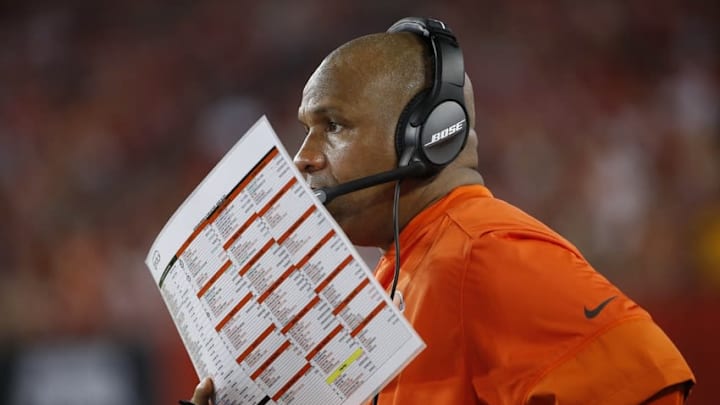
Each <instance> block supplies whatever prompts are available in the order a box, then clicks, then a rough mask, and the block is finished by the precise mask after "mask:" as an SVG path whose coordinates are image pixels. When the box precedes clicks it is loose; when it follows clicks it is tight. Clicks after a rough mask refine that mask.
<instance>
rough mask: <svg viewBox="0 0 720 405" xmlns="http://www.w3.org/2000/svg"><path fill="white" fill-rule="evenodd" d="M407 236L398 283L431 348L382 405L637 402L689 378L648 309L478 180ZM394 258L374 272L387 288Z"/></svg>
mask: <svg viewBox="0 0 720 405" xmlns="http://www.w3.org/2000/svg"><path fill="white" fill-rule="evenodd" d="M400 242H401V255H400V257H401V266H400V267H401V273H400V279H399V283H398V291H399V292H400V293H401V295H402V297H403V301H404V314H405V316H406V317H407V318H408V320H409V321H410V322H411V323H412V325H413V326H414V327H415V329H416V330H417V332H418V333H419V334H420V336H421V337H422V338H423V340H424V341H425V343H426V344H427V348H426V349H425V350H424V351H423V352H421V353H420V355H419V356H418V357H417V358H416V359H415V360H414V361H413V362H412V363H410V364H409V365H408V366H407V367H406V368H405V369H404V370H403V371H402V372H401V373H400V374H399V375H398V377H397V378H395V379H394V380H393V381H391V382H390V383H389V384H388V386H387V387H385V388H384V389H383V391H382V393H381V395H380V402H379V403H380V404H381V405H391V404H394V405H400V404H403V405H404V404H557V403H559V404H613V405H616V404H637V403H640V402H642V401H643V400H646V399H648V398H650V397H651V396H653V394H655V393H657V392H658V391H660V390H661V389H663V388H664V387H667V386H670V385H673V384H678V383H683V382H688V387H689V385H690V384H692V383H691V382H690V381H692V380H693V379H694V377H693V375H692V372H691V371H690V369H689V367H688V365H687V364H686V363H685V361H684V359H683V358H682V356H681V354H680V353H679V352H678V350H677V349H676V348H675V346H674V345H673V344H672V342H671V341H670V340H669V339H668V338H667V336H666V335H665V334H664V333H663V332H662V330H660V328H659V327H658V326H657V325H656V324H655V323H654V322H653V321H652V319H651V318H650V316H649V315H648V313H647V312H646V311H645V310H643V309H642V308H640V307H639V306H638V305H637V304H636V303H635V302H633V301H632V300H630V299H629V298H628V297H626V296H625V295H624V294H623V293H622V292H621V291H619V290H618V289H617V288H616V287H615V286H613V285H612V284H610V282H608V280H607V279H605V278H604V277H603V276H602V275H600V274H599V273H597V272H596V271H595V270H594V269H593V268H592V267H591V266H590V265H589V264H588V263H587V261H585V259H584V258H583V257H582V255H581V254H580V252H579V251H578V250H577V249H576V248H575V247H574V246H573V245H572V244H570V243H569V242H568V241H567V240H565V239H564V238H562V237H561V236H559V235H558V234H557V233H555V232H553V231H552V230H551V229H549V228H548V227H547V226H545V225H543V224H542V223H540V222H539V221H537V220H536V219H534V218H532V217H530V216H529V215H527V214H525V213H524V212H522V211H520V210H519V209H517V208H515V207H513V206H511V205H509V204H507V203H505V202H503V201H501V200H498V199H496V198H494V197H493V196H492V194H491V193H490V192H489V191H488V190H487V189H486V188H485V187H483V186H465V187H461V188H458V189H456V190H454V191H453V192H452V193H451V194H449V195H448V196H446V197H445V198H443V199H442V200H440V201H438V202H436V203H435V204H434V205H432V206H431V207H429V208H427V209H426V210H424V211H423V212H421V213H420V214H418V215H417V216H416V217H415V218H413V219H412V221H410V223H409V224H408V225H407V226H406V227H405V228H404V229H403V231H402V233H401V235H400ZM394 255H395V252H394V250H393V249H390V250H389V251H388V252H387V253H386V254H385V256H384V257H383V258H382V259H381V261H380V263H378V266H377V269H376V276H377V278H378V280H379V281H380V282H381V283H382V284H383V285H384V286H386V287H388V286H389V285H390V282H391V280H392V273H393V268H394ZM396 300H397V299H396Z"/></svg>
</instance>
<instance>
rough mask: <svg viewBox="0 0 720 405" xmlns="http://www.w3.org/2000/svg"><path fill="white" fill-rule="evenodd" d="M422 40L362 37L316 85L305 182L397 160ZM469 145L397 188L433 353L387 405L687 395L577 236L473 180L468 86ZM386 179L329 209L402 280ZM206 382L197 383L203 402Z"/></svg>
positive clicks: (419, 361) (678, 366)
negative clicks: (574, 241) (566, 235)
mask: <svg viewBox="0 0 720 405" xmlns="http://www.w3.org/2000/svg"><path fill="white" fill-rule="evenodd" d="M429 55H430V51H429V49H428V42H427V40H426V39H424V38H422V37H421V36H419V35H416V34H414V33H409V32H399V33H383V34H375V35H369V36H365V37H361V38H358V39H355V40H353V41H351V42H349V43H347V44H345V45H343V46H341V47H340V48H338V49H337V50H335V51H333V52H332V53H331V54H330V55H329V56H328V57H327V58H326V59H325V60H324V61H323V62H322V63H321V64H320V66H319V67H318V68H317V70H316V71H315V72H314V73H313V75H312V76H311V77H310V79H309V80H308V82H307V84H306V86H305V89H304V91H303V96H302V101H301V104H300V108H299V110H298V117H299V120H300V122H301V123H302V124H303V126H304V127H305V130H306V137H305V141H304V143H303V145H302V147H301V148H300V150H299V151H298V152H297V155H296V156H295V164H296V165H297V167H298V168H299V169H300V171H301V172H303V173H304V174H306V176H307V181H308V182H309V184H310V186H311V187H312V188H316V189H318V188H325V187H332V186H335V185H338V184H341V183H345V182H348V181H350V180H353V179H356V178H360V177H364V176H369V175H372V174H375V173H378V172H382V171H387V170H392V169H393V168H395V167H397V165H398V159H399V156H398V153H400V151H397V150H396V140H395V137H396V135H395V134H396V127H397V123H398V119H399V117H401V114H402V113H403V110H404V109H405V106H406V105H408V103H410V102H411V100H412V99H413V98H415V96H416V95H417V94H419V93H420V92H421V91H423V90H424V89H427V88H429V87H431V85H432V83H433V80H434V78H433V77H432V76H433V74H432V66H434V65H433V63H435V62H434V61H432V58H431V57H429ZM463 95H464V99H465V100H464V102H465V108H466V110H467V113H468V117H467V121H468V124H469V128H470V130H469V133H468V134H467V137H468V139H467V143H466V144H465V146H464V148H463V149H462V151H461V152H460V153H459V155H458V156H457V157H456V158H455V159H453V160H452V161H451V162H450V163H449V164H448V165H447V166H446V167H444V168H442V170H440V171H439V172H437V173H433V174H431V175H429V176H425V177H420V178H407V179H404V180H403V181H402V194H401V197H400V210H399V217H398V221H399V225H400V228H401V229H402V232H401V234H400V241H399V242H400V246H401V249H400V260H401V272H400V278H399V282H398V291H402V295H403V298H404V307H405V308H404V314H405V316H406V317H407V318H408V320H409V321H410V322H411V323H412V324H413V326H414V327H415V329H416V330H417V331H418V333H419V334H420V336H421V337H422V338H423V339H424V340H425V342H426V344H427V348H426V349H425V350H424V351H423V352H422V353H421V354H420V355H419V356H418V357H417V358H416V359H415V360H414V361H413V362H411V363H410V364H409V365H408V366H407V367H406V368H405V369H404V370H403V371H402V372H401V373H400V374H399V376H398V377H397V378H395V379H394V380H393V381H392V382H390V383H389V385H388V386H387V387H385V388H384V389H383V391H382V392H381V394H380V397H379V403H380V404H383V405H385V404H396V405H399V404H416V403H433V404H588V403H593V404H639V403H651V404H682V403H683V402H684V400H685V397H686V395H687V394H688V391H689V389H690V387H691V385H692V384H693V381H694V377H693V375H692V372H691V371H690V369H689V368H688V366H687V364H686V363H685V361H684V360H683V358H682V356H681V355H680V353H679V352H678V351H677V349H676V348H675V347H674V345H673V344H672V343H671V342H670V340H669V339H668V338H667V337H666V336H665V334H664V333H663V332H662V331H661V330H660V329H659V328H658V327H657V325H655V324H654V323H653V321H652V320H651V318H650V316H649V315H648V314H647V313H646V312H645V311H644V310H643V309H641V308H640V307H639V306H638V305H637V304H635V303H634V302H633V301H631V300H630V299H629V298H627V297H626V296H625V295H624V294H623V293H622V292H620V291H619V290H618V289H617V288H616V287H614V286H613V285H611V284H610V283H609V282H608V281H607V280H606V279H605V278H604V277H602V276H601V275H600V274H599V273H597V272H596V271H595V270H593V269H592V267H590V265H589V264H588V263H587V262H586V261H585V259H584V258H583V257H582V255H581V254H580V252H578V250H577V249H576V248H575V247H574V246H572V245H571V244H570V243H569V242H568V241H566V240H565V239H563V238H562V237H561V236H559V235H558V234H556V233H555V232H553V231H552V230H550V229H549V228H548V227H546V226H545V225H543V224H541V223H540V222H538V221H537V220H535V219H534V218H532V217H530V216H528V215H527V214H525V213H523V212H522V211H520V210H519V209H517V208H515V207H513V206H511V205H509V204H507V203H505V202H503V201H501V200H498V199H496V198H494V197H493V196H492V194H491V193H490V191H489V190H488V189H487V188H485V187H484V186H483V180H482V177H481V175H480V174H479V173H478V170H477V167H478V161H477V160H478V158H477V151H476V148H477V134H476V133H475V130H474V129H472V128H473V125H474V122H475V113H474V104H473V90H472V85H471V83H470V80H469V78H468V77H465V85H464V87H463ZM393 188H394V185H393V184H392V183H387V184H382V185H378V186H375V187H370V188H366V189H363V190H359V191H357V192H354V193H350V194H346V195H342V196H339V197H337V198H336V199H335V200H333V201H332V202H330V203H329V204H328V205H327V208H328V210H329V211H330V213H331V214H332V215H333V217H334V218H335V219H336V220H337V222H338V223H339V224H340V225H341V226H342V228H343V230H344V231H345V232H346V233H347V234H348V236H349V237H350V239H351V240H352V241H353V242H354V243H355V244H358V245H364V246H377V247H380V248H382V249H386V252H385V255H384V257H383V258H382V259H381V261H380V263H379V264H378V267H377V269H376V277H377V278H378V280H379V281H380V282H381V283H382V284H383V285H384V286H386V287H389V286H390V284H391V282H392V279H393V270H394V257H395V250H394V247H392V246H391V245H392V242H393V240H394V233H393V227H392V223H393ZM211 392H212V385H211V382H210V381H209V380H205V381H204V382H203V383H201V385H200V386H198V388H197V389H196V392H195V396H194V397H193V399H194V403H195V404H198V405H200V404H206V403H207V398H208V396H209V394H210V393H211Z"/></svg>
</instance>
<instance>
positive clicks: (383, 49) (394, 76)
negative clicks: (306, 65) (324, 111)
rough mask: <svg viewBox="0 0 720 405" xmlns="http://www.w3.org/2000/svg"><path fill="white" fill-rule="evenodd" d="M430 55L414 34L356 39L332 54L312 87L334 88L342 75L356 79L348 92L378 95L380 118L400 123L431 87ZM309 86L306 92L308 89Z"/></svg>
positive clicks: (377, 102) (311, 79)
mask: <svg viewBox="0 0 720 405" xmlns="http://www.w3.org/2000/svg"><path fill="white" fill-rule="evenodd" d="M430 63H431V61H430V55H429V52H428V49H427V46H426V45H425V44H424V43H423V41H422V39H421V38H419V37H418V36H417V35H414V34H411V33H398V34H388V33H380V34H371V35H367V36H363V37H360V38H357V39H354V40H352V41H350V42H348V43H346V44H344V45H342V46H340V47H339V48H337V49H336V50H334V51H333V52H332V53H330V54H329V55H328V56H327V57H326V58H325V59H324V60H323V62H322V63H321V64H320V66H319V67H318V68H317V70H316V71H315V73H314V74H313V75H312V76H311V78H310V80H309V81H308V86H310V85H313V86H318V85H320V86H323V87H326V86H333V83H332V79H333V78H335V77H336V75H337V74H338V73H340V72H342V73H343V74H345V75H347V74H349V75H351V76H353V83H352V84H353V88H352V89H348V88H345V89H344V90H345V91H357V92H360V93H368V94H374V95H377V96H379V97H374V98H376V107H377V110H378V112H379V113H380V116H381V117H382V118H383V119H387V120H397V115H399V112H400V111H401V110H402V108H398V107H404V106H405V105H406V104H407V103H408V102H409V101H410V99H412V98H413V97H414V96H415V95H416V94H417V93H419V92H420V91H421V90H423V89H425V88H428V87H430V85H431V80H432V73H431V71H430V66H431V65H430ZM308 86H306V88H305V91H307V90H308Z"/></svg>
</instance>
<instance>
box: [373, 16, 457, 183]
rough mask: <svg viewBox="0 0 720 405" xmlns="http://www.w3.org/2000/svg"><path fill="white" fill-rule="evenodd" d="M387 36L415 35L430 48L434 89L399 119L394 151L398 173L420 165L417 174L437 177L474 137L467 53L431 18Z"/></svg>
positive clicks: (405, 22)
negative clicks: (467, 99)
mask: <svg viewBox="0 0 720 405" xmlns="http://www.w3.org/2000/svg"><path fill="white" fill-rule="evenodd" d="M387 32H388V33H395V32H411V33H414V34H416V35H418V36H420V37H421V38H424V39H425V40H426V41H427V42H428V45H429V48H430V53H431V56H432V75H433V76H432V87H430V88H429V89H425V90H423V91H421V92H419V93H418V94H417V95H415V97H413V98H412V99H411V100H410V102H408V104H407V105H406V106H405V108H404V109H403V111H402V113H401V114H400V118H399V120H398V123H397V129H396V133H395V150H396V153H397V155H398V167H399V168H400V167H405V166H409V165H421V166H422V168H421V170H419V171H418V173H417V175H418V176H432V175H434V174H437V173H438V172H439V171H440V170H442V169H443V168H444V167H445V166H447V165H448V164H450V162H452V161H453V160H454V159H455V158H456V157H457V156H458V155H459V154H460V151H462V149H463V147H464V146H465V143H466V142H467V138H468V133H469V132H470V131H469V130H470V129H469V124H470V123H469V122H468V121H469V119H468V113H467V109H466V107H465V98H464V95H463V86H464V85H465V67H464V63H463V54H462V50H461V49H460V46H459V44H458V41H457V39H456V38H455V35H454V34H453V33H452V31H451V30H450V28H448V26H447V25H445V23H443V22H442V21H439V20H435V19H432V18H419V17H408V18H403V19H401V20H399V21H397V22H396V23H395V24H393V25H392V26H391V27H390V28H389V29H388V30H387Z"/></svg>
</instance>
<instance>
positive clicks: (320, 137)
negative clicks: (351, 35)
mask: <svg viewBox="0 0 720 405" xmlns="http://www.w3.org/2000/svg"><path fill="white" fill-rule="evenodd" d="M328 65H329V64H328V63H324V64H323V65H321V67H320V68H319V69H318V70H317V71H316V72H315V73H314V74H313V75H312V77H310V79H309V80H308V82H307V84H306V86H305V89H304V91H303V97H302V101H301V104H300V108H299V109H298V119H299V120H300V122H301V123H302V124H303V126H304V127H305V130H306V137H305V140H304V142H303V144H302V146H301V148H300V150H299V151H298V152H297V154H296V155H295V164H296V165H297V167H298V168H299V169H300V171H301V172H302V173H303V174H305V175H306V179H307V181H308V183H309V184H310V187H312V188H313V189H317V188H322V187H329V186H335V185H338V184H341V183H345V182H348V181H350V180H354V179H357V178H360V177H364V176H369V175H372V174H375V173H379V172H382V171H385V170H390V169H392V168H394V167H395V165H396V156H395V146H394V135H395V134H394V131H395V126H396V121H397V116H398V115H399V112H400V107H399V106H397V105H395V104H397V103H396V102H394V101H393V100H389V98H391V97H390V96H389V95H388V94H383V91H382V88H381V87H382V86H381V85H379V83H382V80H376V79H378V78H376V77H371V76H372V74H371V73H368V72H363V71H359V70H358V69H354V68H352V67H349V66H347V65H341V66H337V65H332V66H328ZM385 93H387V92H385ZM391 204H392V184H391V183H390V184H384V185H380V186H375V187H372V188H368V189H364V190H360V191H357V192H354V193H350V194H346V195H344V196H340V197H338V198H336V199H335V200H333V201H332V202H331V203H330V204H328V206H327V208H328V210H329V211H330V213H331V214H332V215H333V217H334V218H335V220H336V221H337V222H338V223H339V224H340V226H341V227H342V228H343V230H344V231H345V233H347V234H348V236H349V237H350V239H351V240H352V241H353V242H354V243H356V244H359V245H377V244H378V242H377V241H376V240H375V238H377V233H378V231H379V229H378V227H379V226H389V224H390V223H391V222H390V217H389V213H390V212H391ZM383 224H385V225H383ZM381 233H382V232H381Z"/></svg>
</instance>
